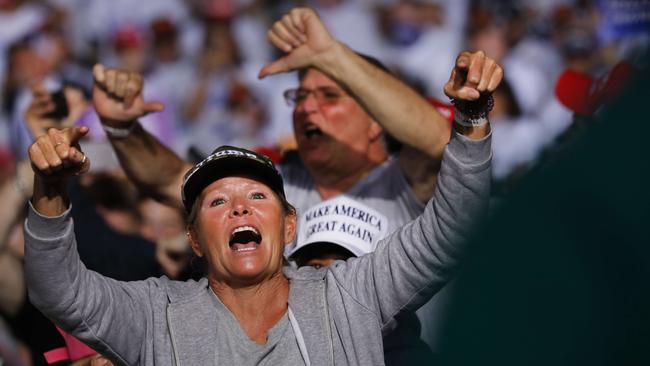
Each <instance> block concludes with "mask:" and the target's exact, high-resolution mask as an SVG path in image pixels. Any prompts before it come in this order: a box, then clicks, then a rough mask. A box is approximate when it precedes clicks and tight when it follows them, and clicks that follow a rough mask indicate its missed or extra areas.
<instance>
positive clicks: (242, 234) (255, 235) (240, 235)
mask: <svg viewBox="0 0 650 366" xmlns="http://www.w3.org/2000/svg"><path fill="white" fill-rule="evenodd" d="M261 242H262V235H260V233H259V231H257V229H256V228H254V227H252V226H240V227H238V228H235V230H233V231H232V233H231V234H230V241H229V243H228V244H229V245H230V249H231V250H233V251H235V252H238V253H242V252H250V251H253V250H255V249H257V247H259V245H260V243H261Z"/></svg>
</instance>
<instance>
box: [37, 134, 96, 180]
mask: <svg viewBox="0 0 650 366" xmlns="http://www.w3.org/2000/svg"><path fill="white" fill-rule="evenodd" d="M87 133H88V128H87V127H70V128H64V129H61V130H57V129H55V128H51V129H49V130H48V131H47V133H46V134H44V135H41V136H40V137H39V138H37V139H36V141H35V142H34V143H33V144H32V145H31V146H30V147H29V150H28V151H29V159H30V161H31V164H32V169H33V170H34V173H35V174H36V175H37V176H38V178H39V179H40V180H42V181H45V182H65V181H66V180H67V178H68V177H70V176H71V175H79V174H82V173H85V172H87V171H88V169H89V168H90V160H89V159H87V158H86V155H84V153H83V152H81V148H80V147H79V140H80V139H81V138H82V137H83V136H85V135H86V134H87Z"/></svg>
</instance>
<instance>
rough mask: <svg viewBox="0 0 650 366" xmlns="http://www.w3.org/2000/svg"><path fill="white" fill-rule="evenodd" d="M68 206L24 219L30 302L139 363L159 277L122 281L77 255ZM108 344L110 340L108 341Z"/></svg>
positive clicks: (116, 356) (96, 344)
mask: <svg viewBox="0 0 650 366" xmlns="http://www.w3.org/2000/svg"><path fill="white" fill-rule="evenodd" d="M73 227H74V225H73V222H72V218H71V217H70V210H69V209H68V211H66V212H65V213H64V214H63V215H61V216H58V217H43V216H40V215H39V214H38V213H37V212H36V211H35V210H34V209H33V207H31V205H30V210H29V213H28V217H27V220H26V221H25V276H26V280H27V286H28V292H29V298H30V300H31V302H32V303H33V304H34V305H35V306H36V307H37V308H38V309H39V310H41V311H42V312H43V314H45V315H46V316H47V317H49V318H50V319H52V320H53V321H54V322H55V323H56V324H57V325H59V326H60V327H61V328H62V329H64V330H65V331H67V332H69V333H70V334H73V335H74V336H76V337H77V338H79V339H80V340H82V341H83V342H85V343H86V344H88V345H89V346H91V347H92V348H94V349H95V350H97V351H98V352H100V353H102V354H104V355H107V356H109V357H111V358H112V359H113V360H115V361H117V362H118V363H120V364H131V365H133V364H138V360H139V358H140V351H141V349H142V345H143V344H144V341H145V334H146V333H147V329H151V326H150V323H151V320H150V319H149V318H150V316H147V314H150V313H151V311H150V310H151V309H150V307H151V306H150V302H149V294H150V290H151V287H152V286H156V283H157V282H156V280H155V279H151V280H147V281H136V282H120V281H116V280H113V279H110V278H107V277H104V276H102V275H100V274H98V273H96V272H93V271H90V270H88V269H86V267H85V266H84V265H83V263H81V261H80V260H79V255H78V253H77V246H76V240H75V237H74V230H73ZM109 344H110V346H109Z"/></svg>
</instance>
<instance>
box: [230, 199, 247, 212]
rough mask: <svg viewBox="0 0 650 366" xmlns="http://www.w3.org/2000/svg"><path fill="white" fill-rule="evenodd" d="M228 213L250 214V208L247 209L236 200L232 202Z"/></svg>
mask: <svg viewBox="0 0 650 366" xmlns="http://www.w3.org/2000/svg"><path fill="white" fill-rule="evenodd" d="M230 213H231V215H232V216H243V215H248V214H250V210H249V209H248V207H247V206H246V205H245V204H244V203H243V202H241V201H240V200H237V201H235V202H233V205H232V208H231V210H230Z"/></svg>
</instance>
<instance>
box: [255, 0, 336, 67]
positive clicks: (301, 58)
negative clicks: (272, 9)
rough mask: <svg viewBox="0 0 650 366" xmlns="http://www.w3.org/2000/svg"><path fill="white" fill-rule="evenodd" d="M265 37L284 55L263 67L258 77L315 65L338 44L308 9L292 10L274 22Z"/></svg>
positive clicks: (316, 16)
mask: <svg viewBox="0 0 650 366" xmlns="http://www.w3.org/2000/svg"><path fill="white" fill-rule="evenodd" d="M266 35H267V38H268V40H269V42H271V44H273V45H274V46H275V47H277V48H279V49H280V50H282V51H284V52H286V55H285V56H284V57H281V58H280V59H278V60H276V61H274V62H271V63H269V64H267V65H266V66H264V67H263V68H262V70H261V71H260V74H259V77H260V78H263V77H265V76H267V75H272V74H277V73H281V72H287V71H292V70H296V69H301V68H305V67H309V66H315V65H316V64H317V62H318V59H319V58H320V57H322V56H323V55H324V54H325V53H326V52H327V51H329V50H330V49H332V48H333V47H334V46H335V45H336V44H337V41H336V40H335V39H334V38H332V36H331V35H330V34H329V32H328V31H327V28H325V25H324V24H323V22H322V21H321V20H320V18H319V17H318V15H317V14H316V13H315V12H314V11H313V10H312V9H308V8H296V9H292V10H291V11H290V12H289V13H288V14H286V15H284V16H283V17H282V19H280V20H279V21H277V22H275V24H273V26H272V27H271V29H269V31H268V32H267V33H266Z"/></svg>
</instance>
